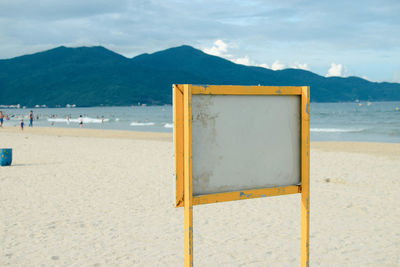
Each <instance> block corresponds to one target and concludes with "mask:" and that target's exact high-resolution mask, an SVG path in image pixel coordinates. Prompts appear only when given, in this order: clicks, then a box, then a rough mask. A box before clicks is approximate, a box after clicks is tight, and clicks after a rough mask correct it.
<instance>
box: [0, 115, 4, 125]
mask: <svg viewBox="0 0 400 267" xmlns="http://www.w3.org/2000/svg"><path fill="white" fill-rule="evenodd" d="M3 121H4V115H3V111H0V127H3Z"/></svg>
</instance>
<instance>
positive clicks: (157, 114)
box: [2, 102, 400, 143]
mask: <svg viewBox="0 0 400 267" xmlns="http://www.w3.org/2000/svg"><path fill="white" fill-rule="evenodd" d="M32 110H33V112H34V115H35V117H36V116H39V119H38V120H35V121H34V126H38V127H67V128H78V127H79V116H80V115H82V116H83V124H84V128H93V129H115V130H126V131H147V132H172V131H173V122H172V107H171V106H140V107H139V106H133V107H91V108H35V109H32ZM2 111H3V113H5V114H8V115H9V117H10V120H8V121H5V124H6V125H11V126H18V125H19V122H20V120H21V118H22V117H23V118H24V120H25V123H26V125H27V124H28V119H27V116H28V114H29V111H30V109H2ZM67 116H69V118H70V119H69V120H67ZM102 117H104V120H103V119H102ZM310 127H311V129H310V131H311V140H312V141H363V142H367V141H368V142H392V143H400V102H372V103H370V102H360V103H312V104H311V126H310Z"/></svg>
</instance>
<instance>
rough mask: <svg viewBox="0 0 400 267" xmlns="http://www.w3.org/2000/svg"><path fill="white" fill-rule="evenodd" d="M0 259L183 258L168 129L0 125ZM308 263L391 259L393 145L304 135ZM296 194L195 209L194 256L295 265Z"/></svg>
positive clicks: (399, 179) (149, 261)
mask: <svg viewBox="0 0 400 267" xmlns="http://www.w3.org/2000/svg"><path fill="white" fill-rule="evenodd" d="M0 147H11V148H13V149H14V150H13V153H14V162H13V165H12V166H11V167H0V266H183V262H184V255H183V252H184V243H183V238H184V235H183V230H184V227H183V209H182V208H178V209H176V208H174V207H173V204H172V199H173V196H172V175H173V145H172V136H171V135H170V134H157V133H149V134H143V133H133V132H120V131H100V130H86V129H50V128H34V129H29V128H26V130H25V131H24V132H23V133H21V132H20V131H19V130H18V129H16V128H0ZM311 150H312V151H311V231H310V236H311V248H310V251H311V252H310V259H311V260H310V265H311V266H324V267H325V266H380V267H383V266H391V267H392V266H400V204H399V203H400V144H379V143H335V142H321V143H320V142H318V143H312V149H311ZM299 197H300V196H299V195H290V196H281V197H271V198H266V199H253V200H243V201H234V202H226V203H219V204H213V205H201V206H195V207H194V256H195V260H194V263H195V265H196V266H299V263H300V242H299V240H300V198H299Z"/></svg>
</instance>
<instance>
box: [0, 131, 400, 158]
mask: <svg viewBox="0 0 400 267" xmlns="http://www.w3.org/2000/svg"><path fill="white" fill-rule="evenodd" d="M2 132H3V133H14V134H34V135H49V136H69V137H95V138H116V139H138V140H159V141H166V142H172V141H173V133H165V132H144V131H143V132H142V131H132V130H114V129H91V128H82V129H81V128H62V127H32V128H31V127H25V128H24V131H21V130H20V128H19V127H17V126H3V127H2V128H0V133H2ZM310 143H311V148H312V149H317V150H321V151H324V152H351V153H367V154H380V153H381V151H382V150H384V151H386V152H387V151H391V152H393V153H398V154H400V143H388V142H365V141H312V140H311V142H310ZM386 152H385V153H386Z"/></svg>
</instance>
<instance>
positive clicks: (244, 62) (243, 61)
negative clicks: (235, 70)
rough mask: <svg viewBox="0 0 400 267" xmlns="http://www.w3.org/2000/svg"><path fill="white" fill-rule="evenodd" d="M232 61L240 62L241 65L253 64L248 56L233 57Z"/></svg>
mask: <svg viewBox="0 0 400 267" xmlns="http://www.w3.org/2000/svg"><path fill="white" fill-rule="evenodd" d="M233 62H235V63H236V64H242V65H247V66H249V65H254V64H253V62H252V61H251V60H250V58H249V57H248V56H244V57H240V58H237V59H234V60H233Z"/></svg>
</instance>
